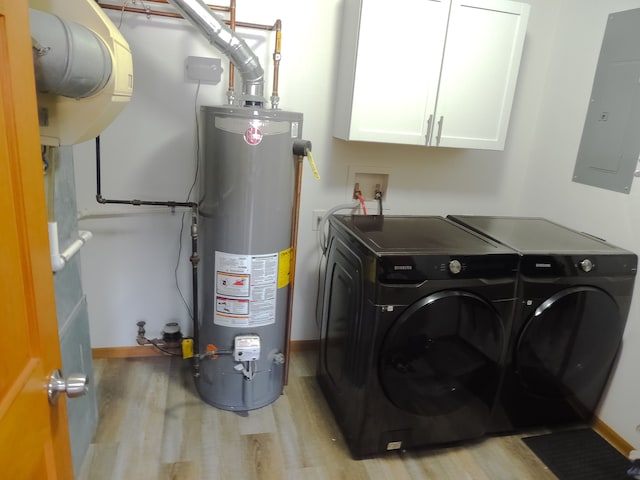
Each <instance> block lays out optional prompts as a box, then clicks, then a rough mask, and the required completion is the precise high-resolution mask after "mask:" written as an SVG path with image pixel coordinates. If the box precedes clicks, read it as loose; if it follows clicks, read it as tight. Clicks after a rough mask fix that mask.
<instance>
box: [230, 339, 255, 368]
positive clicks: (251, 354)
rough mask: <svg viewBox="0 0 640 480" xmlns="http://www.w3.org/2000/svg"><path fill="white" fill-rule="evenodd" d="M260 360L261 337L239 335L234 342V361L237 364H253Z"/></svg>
mask: <svg viewBox="0 0 640 480" xmlns="http://www.w3.org/2000/svg"><path fill="white" fill-rule="evenodd" d="M259 358H260V337H259V336H258V335H238V336H236V337H235V338H234V340H233V359H234V360H235V361H236V362H253V361H255V360H258V359H259Z"/></svg>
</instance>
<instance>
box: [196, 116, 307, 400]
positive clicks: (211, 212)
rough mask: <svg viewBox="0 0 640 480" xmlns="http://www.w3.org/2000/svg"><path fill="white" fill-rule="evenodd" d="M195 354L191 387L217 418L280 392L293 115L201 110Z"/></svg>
mask: <svg viewBox="0 0 640 480" xmlns="http://www.w3.org/2000/svg"><path fill="white" fill-rule="evenodd" d="M202 117H203V120H204V122H203V139H204V152H203V163H202V172H201V174H202V177H201V178H202V181H201V185H200V187H201V192H202V193H201V201H200V206H199V223H200V237H201V243H200V256H201V259H202V263H201V268H200V272H201V278H200V282H199V283H200V292H199V297H200V298H201V299H202V305H201V307H202V310H201V315H200V322H201V323H200V342H199V347H200V351H201V352H205V351H206V350H207V346H208V345H215V347H217V349H218V350H219V351H221V352H223V354H222V355H220V356H218V358H217V359H215V360H213V359H204V360H203V361H202V362H201V363H200V375H199V377H197V378H196V386H197V388H198V392H199V394H200V396H201V398H202V399H203V400H204V401H205V402H207V403H209V404H211V405H213V406H215V407H218V408H221V409H224V410H236V411H244V410H253V409H256V408H260V407H263V406H265V405H268V404H270V403H272V402H273V401H275V400H276V399H277V398H278V396H279V395H280V394H281V393H282V389H283V386H284V346H285V335H286V322H287V308H288V295H289V274H290V271H289V269H290V265H291V230H292V218H293V205H294V187H295V186H294V182H295V175H294V173H295V166H296V162H297V159H296V158H295V157H294V155H293V142H294V141H295V140H296V139H299V138H301V134H302V114H300V113H293V112H285V111H281V110H263V109H261V108H253V107H232V106H217V107H202Z"/></svg>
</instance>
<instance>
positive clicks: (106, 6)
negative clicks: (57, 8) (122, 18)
mask: <svg viewBox="0 0 640 480" xmlns="http://www.w3.org/2000/svg"><path fill="white" fill-rule="evenodd" d="M145 1H149V2H156V3H166V2H165V1H163V0H145ZM97 3H98V6H100V7H101V8H103V9H105V10H117V11H119V12H130V13H141V14H143V15H154V16H158V17H171V18H182V15H180V14H179V13H176V12H163V11H161V10H152V9H148V10H145V9H144V8H136V7H123V6H118V5H111V4H109V3H103V2H97ZM208 7H209V8H210V9H211V10H219V11H225V12H228V11H229V8H228V7H219V6H215V5H208ZM224 23H225V24H227V25H229V24H230V22H229V20H224ZM236 26H237V27H242V28H252V29H254V30H267V31H273V30H275V29H276V25H275V24H273V25H263V24H260V23H247V22H236Z"/></svg>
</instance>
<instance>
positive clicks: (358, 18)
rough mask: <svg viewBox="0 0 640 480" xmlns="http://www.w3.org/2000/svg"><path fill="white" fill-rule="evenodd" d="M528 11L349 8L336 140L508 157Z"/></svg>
mask: <svg viewBox="0 0 640 480" xmlns="http://www.w3.org/2000/svg"><path fill="white" fill-rule="evenodd" d="M528 14H529V5H527V4H525V3H519V2H514V1H508V0H466V1H461V0H398V1H397V2H396V3H393V9H390V8H389V2H385V1H383V0H345V5H344V19H343V21H344V23H343V30H342V40H341V44H340V48H341V57H340V63H339V72H338V84H337V93H336V109H335V120H334V136H336V137H338V138H342V139H345V140H359V141H370V142H385V143H403V144H412V145H428V146H442V147H459V148H479V149H492V150H500V149H503V148H504V143H505V139H506V134H507V127H508V124H509V116H510V113H511V104H512V101H513V95H514V92H515V86H516V80H517V76H518V69H519V66H520V57H521V54H522V47H523V44H524V37H525V33H526V25H527V19H528Z"/></svg>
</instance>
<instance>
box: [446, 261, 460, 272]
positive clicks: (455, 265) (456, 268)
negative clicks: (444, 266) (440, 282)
mask: <svg viewBox="0 0 640 480" xmlns="http://www.w3.org/2000/svg"><path fill="white" fill-rule="evenodd" d="M449 271H450V272H451V273H453V274H454V275H457V274H458V273H460V272H461V271H462V263H460V260H451V261H450V262H449Z"/></svg>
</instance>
